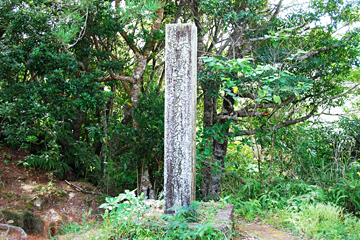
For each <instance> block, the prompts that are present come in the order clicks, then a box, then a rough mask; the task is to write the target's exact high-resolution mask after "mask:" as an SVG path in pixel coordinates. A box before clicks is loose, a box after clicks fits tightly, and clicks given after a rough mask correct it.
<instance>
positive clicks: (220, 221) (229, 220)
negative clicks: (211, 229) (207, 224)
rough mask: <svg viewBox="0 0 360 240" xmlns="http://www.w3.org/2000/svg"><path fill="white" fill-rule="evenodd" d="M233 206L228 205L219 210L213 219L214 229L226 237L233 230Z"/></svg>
mask: <svg viewBox="0 0 360 240" xmlns="http://www.w3.org/2000/svg"><path fill="white" fill-rule="evenodd" d="M233 215H234V204H228V205H227V206H226V207H225V208H224V209H220V210H219V212H218V213H217V214H216V217H215V220H216V222H215V227H216V228H218V229H220V231H222V232H224V233H225V234H226V235H229V233H230V232H231V231H232V229H233V224H234V222H233Z"/></svg>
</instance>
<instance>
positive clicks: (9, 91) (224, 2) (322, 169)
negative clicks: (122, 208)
mask: <svg viewBox="0 0 360 240" xmlns="http://www.w3.org/2000/svg"><path fill="white" fill-rule="evenodd" d="M359 10H360V3H359V1H341V0H325V1H322V0H321V1H318V0H311V1H310V2H309V3H304V4H302V5H298V4H294V5H291V4H288V3H286V2H283V1H282V0H280V1H279V2H275V3H271V2H268V1H257V0H239V1H233V0H215V1H213V0H211V1H210V0H193V1H179V0H174V1H171V0H167V1H165V0H144V1H135V0H127V1H120V0H115V1H100V0H86V1H85V0H79V1H72V0H66V1H65V0H64V1H61V0H59V1H58V0H56V1H55V0H41V1H21V0H2V1H1V2H0V50H1V51H0V80H1V82H0V143H1V144H3V145H6V146H9V147H12V148H22V149H26V150H28V151H29V152H30V153H31V155H30V156H28V157H27V158H26V161H23V162H19V164H22V165H24V167H32V168H43V169H45V170H49V171H53V172H54V173H55V174H56V175H57V176H58V177H59V178H61V179H69V178H70V177H72V178H73V177H76V178H82V179H85V180H88V181H91V182H93V183H94V184H97V185H98V187H99V188H100V189H103V192H105V193H107V194H109V195H117V194H119V193H121V192H123V191H124V190H125V189H137V195H140V193H144V194H145V195H146V196H148V197H155V198H157V197H158V196H159V194H160V193H161V191H162V188H163V175H162V174H163V147H164V146H163V135H164V123H163V116H164V74H165V73H164V38H165V36H164V34H165V31H164V29H165V25H166V24H169V23H176V22H181V23H194V24H195V25H196V26H197V28H198V57H199V60H198V102H197V103H198V105H197V107H198V117H197V126H198V132H197V197H198V198H199V199H202V200H210V199H214V200H218V199H219V198H221V197H225V196H230V197H229V198H228V199H227V201H229V202H231V203H234V204H235V207H236V211H237V213H239V214H241V215H243V216H244V217H246V218H249V219H253V218H254V217H256V216H261V217H264V218H266V219H268V221H270V222H274V221H276V222H278V223H280V224H282V226H288V227H292V228H296V230H298V231H299V232H305V233H306V234H309V236H314V237H318V238H321V237H326V238H330V239H331V238H344V239H345V238H346V239H352V238H353V239H357V238H359V235H356V234H358V232H359V224H360V223H359V220H357V218H356V216H359V215H360V181H359V180H360V165H359V154H360V153H359V151H360V135H359V134H360V119H359V118H358V116H357V115H356V109H357V107H358V103H357V102H356V99H355V97H354V96H356V93H357V91H358V88H357V87H358V85H359V77H360V71H359V68H358V67H359V63H360V58H359V55H360V51H359V50H360V49H359V43H360V34H359V31H360V29H359V28H357V26H358V24H359V18H360V16H359V14H360V12H359ZM349 99H350V100H351V99H352V100H353V102H354V104H353V105H352V107H351V108H350V109H348V110H349V113H348V114H344V115H342V116H341V117H340V119H339V120H338V121H336V122H331V123H327V122H323V121H320V120H319V119H320V118H319V116H320V115H321V114H323V113H325V112H327V109H330V108H334V107H338V106H340V107H341V106H342V107H344V108H345V105H344V104H345V103H346V102H347V101H349ZM354 112H355V113H354ZM314 209H315V210H314ZM321 211H324V212H331V211H332V212H333V214H334V216H336V217H334V218H335V220H334V221H335V222H331V223H328V222H327V221H325V220H324V221H323V220H319V221H318V222H320V223H324V224H325V223H326V224H328V225H326V226H325V225H321V226H317V225H316V226H315V225H314V228H312V229H311V231H310V230H309V229H308V228H307V225H306V223H305V219H308V218H309V217H308V216H309V214H310V215H311V214H313V213H311V212H318V213H319V212H321ZM291 214H292V215H291ZM306 214H308V215H306ZM349 214H350V215H351V216H350V215H349ZM345 216H346V217H345ZM112 217H113V216H112ZM314 218H316V216H314ZM318 218H320V219H324V217H323V216H320V215H319V216H318ZM107 219H108V220H109V219H110V218H109V216H108V218H107ZM120 219H121V218H120ZM274 219H275V220H274ZM289 219H292V220H291V221H290V220H289ZM314 221H315V222H316V220H314ZM309 224H310V223H308V225H309ZM329 226H332V228H333V230H334V229H335V230H334V231H328V230H327V228H329ZM324 229H325V230H324ZM354 229H355V230H354ZM356 229H357V230H356ZM200 237H201V236H200Z"/></svg>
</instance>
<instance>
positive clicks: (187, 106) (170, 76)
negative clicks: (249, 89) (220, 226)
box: [164, 24, 197, 214]
mask: <svg viewBox="0 0 360 240" xmlns="http://www.w3.org/2000/svg"><path fill="white" fill-rule="evenodd" d="M196 53H197V29H196V27H195V25H193V24H168V25H166V40H165V156H164V158H165V159H164V178H165V179H164V180H165V182H164V197H165V213H168V214H173V213H174V212H175V211H174V210H173V209H171V208H174V207H177V206H186V205H189V204H190V203H191V202H192V201H194V200H195V175H196V174H195V154H196V151H195V150H196V89H197V84H196V76H197V57H196Z"/></svg>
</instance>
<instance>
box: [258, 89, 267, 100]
mask: <svg viewBox="0 0 360 240" xmlns="http://www.w3.org/2000/svg"><path fill="white" fill-rule="evenodd" d="M258 95H259V97H260V98H263V97H265V95H266V92H265V91H264V90H260V91H259V93H258Z"/></svg>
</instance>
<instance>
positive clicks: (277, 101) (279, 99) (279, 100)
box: [273, 95, 281, 104]
mask: <svg viewBox="0 0 360 240" xmlns="http://www.w3.org/2000/svg"><path fill="white" fill-rule="evenodd" d="M273 98H274V102H275V103H277V104H281V98H280V97H279V96H277V95H274V97H273Z"/></svg>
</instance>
